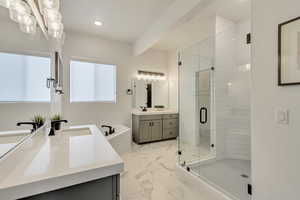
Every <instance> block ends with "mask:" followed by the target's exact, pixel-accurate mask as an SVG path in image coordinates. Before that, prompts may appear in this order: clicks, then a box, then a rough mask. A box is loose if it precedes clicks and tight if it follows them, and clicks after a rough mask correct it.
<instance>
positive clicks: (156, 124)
mask: <svg viewBox="0 0 300 200" xmlns="http://www.w3.org/2000/svg"><path fill="white" fill-rule="evenodd" d="M151 138H152V141H156V140H162V120H153V121H152V126H151Z"/></svg>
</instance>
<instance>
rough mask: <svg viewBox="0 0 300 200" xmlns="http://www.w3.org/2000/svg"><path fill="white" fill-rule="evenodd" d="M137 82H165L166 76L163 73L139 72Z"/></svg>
mask: <svg viewBox="0 0 300 200" xmlns="http://www.w3.org/2000/svg"><path fill="white" fill-rule="evenodd" d="M137 79H138V80H150V81H161V80H166V76H165V74H164V73H160V72H149V71H142V70H139V71H138V74H137Z"/></svg>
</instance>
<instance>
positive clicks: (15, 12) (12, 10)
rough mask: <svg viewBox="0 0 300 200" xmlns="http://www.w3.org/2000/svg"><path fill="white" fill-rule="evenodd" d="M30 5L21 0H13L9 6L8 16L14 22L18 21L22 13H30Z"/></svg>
mask: <svg viewBox="0 0 300 200" xmlns="http://www.w3.org/2000/svg"><path fill="white" fill-rule="evenodd" d="M30 13H31V10H30V7H29V6H28V5H27V4H26V3H25V2H24V1H21V0H14V1H12V2H11V4H10V6H9V16H10V18H11V19H12V20H13V21H15V22H20V21H21V20H22V17H23V16H24V15H30Z"/></svg>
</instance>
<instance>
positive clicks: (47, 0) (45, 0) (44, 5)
mask: <svg viewBox="0 0 300 200" xmlns="http://www.w3.org/2000/svg"><path fill="white" fill-rule="evenodd" d="M59 4H60V2H59V0H39V7H40V10H41V12H42V15H45V14H46V10H47V9H54V10H57V11H58V10H59Z"/></svg>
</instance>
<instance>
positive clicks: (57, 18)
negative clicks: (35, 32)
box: [44, 9, 62, 27]
mask: <svg viewBox="0 0 300 200" xmlns="http://www.w3.org/2000/svg"><path fill="white" fill-rule="evenodd" d="M44 19H45V23H46V26H47V27H48V24H49V23H51V22H61V19H62V16H61V14H60V12H59V11H57V10H54V9H46V10H45V15H44Z"/></svg>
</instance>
